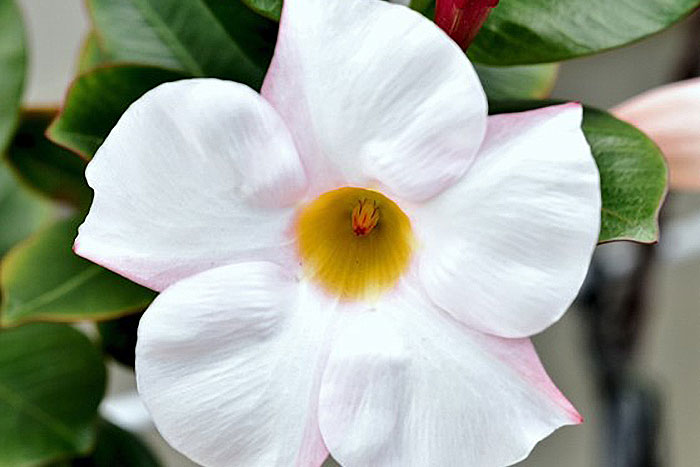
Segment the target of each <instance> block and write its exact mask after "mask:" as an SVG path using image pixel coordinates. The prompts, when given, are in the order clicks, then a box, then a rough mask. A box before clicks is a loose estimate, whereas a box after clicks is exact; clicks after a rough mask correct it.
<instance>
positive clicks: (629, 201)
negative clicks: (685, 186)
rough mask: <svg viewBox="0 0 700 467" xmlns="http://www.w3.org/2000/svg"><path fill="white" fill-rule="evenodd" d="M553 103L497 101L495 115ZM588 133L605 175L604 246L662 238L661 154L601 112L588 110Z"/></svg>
mask: <svg viewBox="0 0 700 467" xmlns="http://www.w3.org/2000/svg"><path fill="white" fill-rule="evenodd" d="M552 103H553V102H543V101H531V102H525V101H520V102H500V103H492V105H491V113H503V112H517V111H522V110H530V109H535V108H539V107H543V106H545V105H548V104H552ZM583 132H584V134H585V135H586V139H587V140H588V143H589V144H590V145H591V150H592V152H593V156H594V157H595V160H596V164H597V165H598V170H599V171H600V183H601V193H602V199H603V209H602V214H601V231H600V238H599V241H600V242H601V243H605V242H611V241H615V240H631V241H635V242H640V243H654V242H656V241H657V240H658V236H659V226H658V214H659V209H660V207H661V204H662V203H663V200H664V198H665V196H666V183H667V179H668V170H667V168H666V162H665V161H664V158H663V155H662V153H661V150H660V149H659V148H658V147H657V146H656V144H654V142H653V141H651V140H650V139H649V138H648V137H647V136H646V135H644V133H642V132H641V131H639V130H637V129H636V128H635V127H633V126H632V125H630V124H628V123H625V122H623V121H621V120H618V119H616V118H615V117H613V116H612V115H610V114H609V113H607V112H604V111H602V110H597V109H593V108H585V109H584V115H583Z"/></svg>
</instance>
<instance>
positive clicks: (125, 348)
mask: <svg viewBox="0 0 700 467" xmlns="http://www.w3.org/2000/svg"><path fill="white" fill-rule="evenodd" d="M142 315H143V313H135V314H133V315H129V316H124V317H122V318H117V319H113V320H110V321H103V322H101V323H98V324H97V329H98V330H99V331H100V336H101V337H102V349H103V350H104V351H105V352H106V353H107V354H109V355H111V356H112V357H113V358H114V359H115V360H116V361H118V362H119V363H121V364H123V365H126V366H130V367H132V368H133V367H134V360H135V358H136V355H135V353H134V350H135V348H136V332H137V331H138V328H139V321H140V320H141V316H142Z"/></svg>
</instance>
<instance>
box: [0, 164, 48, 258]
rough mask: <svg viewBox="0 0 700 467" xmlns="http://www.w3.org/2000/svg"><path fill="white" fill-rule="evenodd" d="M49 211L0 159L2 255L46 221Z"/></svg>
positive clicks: (0, 248) (0, 237)
mask: <svg viewBox="0 0 700 467" xmlns="http://www.w3.org/2000/svg"><path fill="white" fill-rule="evenodd" d="M50 212H51V210H50V207H49V206H48V204H47V203H46V202H44V201H43V200H42V199H40V198H39V197H38V196H37V195H35V194H33V193H30V192H29V190H27V189H26V188H24V187H23V186H21V185H20V184H19V182H17V180H15V178H14V177H13V176H12V174H11V173H10V169H9V167H7V166H6V164H5V163H4V162H3V161H0V225H2V228H0V256H2V255H4V254H5V253H6V252H7V250H9V249H10V248H11V247H12V246H14V245H15V244H16V243H17V242H19V241H21V240H23V239H24V238H25V237H27V236H28V235H30V234H31V233H32V232H34V231H35V230H36V229H37V228H39V226H40V225H41V224H43V223H44V222H46V221H47V220H48V218H49V213H50Z"/></svg>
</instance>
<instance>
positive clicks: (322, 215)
mask: <svg viewBox="0 0 700 467" xmlns="http://www.w3.org/2000/svg"><path fill="white" fill-rule="evenodd" d="M296 234H297V244H298V248H299V256H300V257H301V260H302V263H303V265H304V269H305V271H306V273H307V274H309V275H310V276H311V277H312V278H313V279H314V280H316V281H317V282H318V283H319V284H320V285H321V286H322V287H323V288H324V289H326V290H327V291H328V292H330V293H332V294H334V295H337V296H339V297H340V298H341V299H343V300H356V299H368V298H373V297H376V296H377V295H378V294H380V293H381V292H383V291H385V290H387V289H389V288H391V287H392V286H393V285H394V284H396V282H397V281H398V279H399V277H400V276H401V274H402V273H403V272H404V271H405V270H406V268H407V266H408V263H409V260H410V257H411V251H412V249H413V234H412V232H411V223H410V221H409V219H408V217H407V216H406V214H404V213H403V211H401V208H399V207H398V206H397V205H396V203H394V202H393V201H392V200H390V199H389V198H387V197H386V196H384V195H382V194H381V193H378V192H376V191H372V190H366V189H364V188H350V187H346V188H340V189H337V190H332V191H329V192H327V193H324V194H322V195H321V196H319V197H318V198H316V199H315V200H314V201H312V202H311V203H309V204H308V205H306V206H304V208H303V209H302V211H301V213H300V215H299V218H298V221H297V225H296Z"/></svg>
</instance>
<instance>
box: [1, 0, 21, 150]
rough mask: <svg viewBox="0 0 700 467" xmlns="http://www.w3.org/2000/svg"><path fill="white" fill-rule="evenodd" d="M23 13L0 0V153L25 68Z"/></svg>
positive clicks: (14, 121) (10, 0)
mask: <svg viewBox="0 0 700 467" xmlns="http://www.w3.org/2000/svg"><path fill="white" fill-rule="evenodd" d="M26 61H27V57H26V51H25V43H24V27H23V26H22V16H21V15H20V12H19V10H18V8H17V5H15V2H14V1H13V0H2V1H0V153H2V152H3V151H4V150H5V147H6V146H7V144H8V142H9V140H10V137H11V136H12V133H13V132H14V129H15V126H16V125H17V118H18V116H19V105H20V99H21V97H22V88H23V86H24V73H25V67H26Z"/></svg>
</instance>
